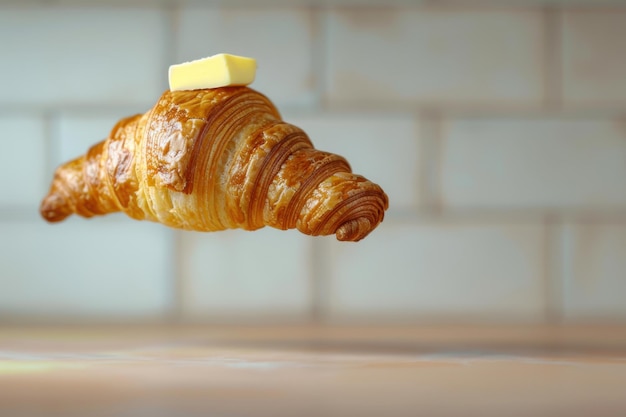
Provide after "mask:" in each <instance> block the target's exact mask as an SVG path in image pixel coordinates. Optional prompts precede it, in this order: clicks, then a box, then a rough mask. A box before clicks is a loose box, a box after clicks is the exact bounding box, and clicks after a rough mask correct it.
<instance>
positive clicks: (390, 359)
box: [0, 326, 626, 417]
mask: <svg viewBox="0 0 626 417" xmlns="http://www.w3.org/2000/svg"><path fill="white" fill-rule="evenodd" d="M0 415H2V416H4V415H7V416H13V415H15V416H22V415H26V416H29V417H30V416H81V417H82V416H352V415H354V416H417V415H424V416H457V415H458V416H474V415H476V416H561V415H565V416H624V415H626V328H624V327H619V326H570V327H550V326H547V327H536V326H512V327H510V326H509V327H502V326H479V327H477V326H420V327H411V326H403V327H400V326H398V327H367V326H334V327H324V326H288V327H286V326H283V327H242V326H240V327H224V326H222V327H220V326H177V327H174V326H172V327H162V326H125V327H121V326H97V327H92V328H88V327H81V326H65V327H52V326H50V327H17V326H14V327H8V326H6V327H0Z"/></svg>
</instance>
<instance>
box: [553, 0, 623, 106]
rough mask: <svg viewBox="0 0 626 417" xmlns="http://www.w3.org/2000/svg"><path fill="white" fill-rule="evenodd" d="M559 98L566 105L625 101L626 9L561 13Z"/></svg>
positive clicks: (621, 102)
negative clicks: (561, 84) (625, 46)
mask: <svg viewBox="0 0 626 417" xmlns="http://www.w3.org/2000/svg"><path fill="white" fill-rule="evenodd" d="M562 39H563V98H564V102H565V104H566V105H574V106H580V105H583V106H593V105H601V106H606V105H617V106H621V108H623V106H624V104H626V50H625V49H624V39H626V9H624V8H621V9H604V10H589V9H580V10H570V11H565V12H564V13H563V24H562Z"/></svg>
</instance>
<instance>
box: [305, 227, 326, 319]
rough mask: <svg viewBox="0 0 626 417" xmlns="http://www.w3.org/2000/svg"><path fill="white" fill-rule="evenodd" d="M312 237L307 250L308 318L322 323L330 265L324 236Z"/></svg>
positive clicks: (324, 314) (324, 315)
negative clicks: (308, 265)
mask: <svg viewBox="0 0 626 417" xmlns="http://www.w3.org/2000/svg"><path fill="white" fill-rule="evenodd" d="M312 239H313V240H312V241H311V247H310V250H309V262H310V268H309V291H310V296H309V297H310V298H309V300H310V301H309V302H310V307H309V317H308V320H309V322H311V323H312V324H322V323H324V322H325V321H326V318H327V316H328V302H327V300H328V295H329V292H330V281H329V279H330V267H329V265H328V251H327V250H326V245H325V242H324V238H323V237H313V238H312Z"/></svg>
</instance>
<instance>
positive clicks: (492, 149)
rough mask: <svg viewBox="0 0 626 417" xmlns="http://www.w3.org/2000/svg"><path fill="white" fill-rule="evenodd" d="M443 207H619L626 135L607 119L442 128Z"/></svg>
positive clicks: (625, 195) (623, 202)
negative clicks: (443, 139) (443, 140)
mask: <svg viewBox="0 0 626 417" xmlns="http://www.w3.org/2000/svg"><path fill="white" fill-rule="evenodd" d="M443 134H444V138H445V142H444V144H443V158H442V174H441V175H442V181H441V183H442V198H443V203H444V206H446V207H448V208H459V207H461V208H468V207H469V208H475V207H489V208H494V207H495V208H513V209H524V208H568V209H569V208H573V209H615V208H624V207H626V187H624V183H625V182H626V130H625V129H624V126H623V124H620V123H619V122H617V121H611V120H600V119H598V120H591V119H588V120H585V119H579V120H577V119H480V118H476V119H464V120H451V121H449V123H448V124H447V125H446V126H445V128H444V133H443Z"/></svg>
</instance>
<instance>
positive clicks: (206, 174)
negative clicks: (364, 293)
mask: <svg viewBox="0 0 626 417" xmlns="http://www.w3.org/2000/svg"><path fill="white" fill-rule="evenodd" d="M387 207H388V198H387V195H386V194H385V193H384V192H383V190H382V189H381V188H380V187H379V186H378V185H376V184H374V183H372V182H370V181H368V180H367V179H365V178H363V177H362V176H360V175H356V174H353V173H352V171H351V169H350V166H349V164H348V162H347V161H346V160H345V159H344V158H343V157H341V156H338V155H334V154H332V153H328V152H323V151H319V150H317V149H315V148H314V147H313V145H312V143H311V141H310V140H309V138H308V136H307V135H306V133H304V132H303V131H302V130H301V129H299V128H298V127H296V126H293V125H291V124H289V123H285V122H283V121H282V120H281V117H280V114H279V113H278V110H276V108H275V107H274V105H273V104H272V103H271V101H270V100H268V99H267V97H265V96H264V95H262V94H260V93H258V92H256V91H254V90H252V89H250V88H247V87H224V88H217V89H208V90H193V91H176V92H171V91H166V92H165V93H163V95H162V96H161V98H160V99H159V101H158V102H157V104H156V105H155V106H154V107H153V108H152V109H150V110H149V111H148V112H146V113H145V114H143V115H136V116H132V117H128V118H125V119H122V120H120V121H119V122H118V123H117V124H116V125H115V127H114V128H113V130H112V131H111V133H110V134H109V137H108V138H107V139H105V140H104V141H102V142H100V143H97V144H96V145H94V146H92V147H91V148H90V149H89V150H88V151H87V153H86V154H85V155H83V156H81V157H79V158H77V159H75V160H73V161H70V162H68V163H66V164H64V165H62V166H60V167H59V168H58V169H57V170H56V172H55V175H54V179H53V181H52V186H51V187H50V192H49V193H48V195H47V196H46V197H45V198H44V200H43V202H42V204H41V209H40V211H41V215H42V216H43V217H44V218H45V219H46V220H48V221H50V222H58V221H61V220H63V219H65V218H66V217H67V216H69V215H71V214H74V213H75V214H78V215H80V216H83V217H91V216H95V215H104V214H107V213H112V212H117V211H123V212H124V213H126V214H127V215H128V216H130V217H132V218H134V219H137V220H151V221H156V222H160V223H162V224H165V225H167V226H170V227H175V228H180V229H187V230H197V231H216V230H224V229H231V228H241V229H246V230H255V229H259V228H261V227H264V226H271V227H274V228H277V229H283V230H286V229H293V228H297V229H298V230H300V231H301V232H302V233H305V234H308V235H314V236H316V235H330V234H336V236H337V239H339V240H349V241H358V240H360V239H362V238H364V237H365V236H367V234H368V233H370V232H371V231H372V230H373V229H374V228H375V227H376V226H377V225H378V224H379V223H380V222H381V221H382V220H383V217H384V212H385V210H386V209H387Z"/></svg>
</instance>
